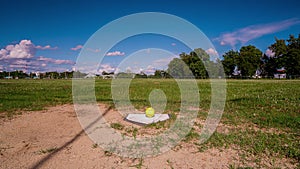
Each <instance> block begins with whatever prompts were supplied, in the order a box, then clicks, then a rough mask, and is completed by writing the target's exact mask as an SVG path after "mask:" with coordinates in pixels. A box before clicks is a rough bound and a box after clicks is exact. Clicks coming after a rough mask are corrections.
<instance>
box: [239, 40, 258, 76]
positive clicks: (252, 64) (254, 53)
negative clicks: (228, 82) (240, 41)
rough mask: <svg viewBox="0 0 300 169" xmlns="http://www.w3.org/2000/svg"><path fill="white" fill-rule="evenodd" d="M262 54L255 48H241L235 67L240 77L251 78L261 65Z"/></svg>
mask: <svg viewBox="0 0 300 169" xmlns="http://www.w3.org/2000/svg"><path fill="white" fill-rule="evenodd" d="M261 57H262V52H261V51H260V50H259V49H257V48H256V47H255V46H252V45H249V46H243V47H242V48H241V49H240V54H239V57H238V58H237V66H238V68H239V70H241V74H242V76H250V77H251V76H253V75H254V74H255V72H256V70H257V69H259V67H260V65H261Z"/></svg>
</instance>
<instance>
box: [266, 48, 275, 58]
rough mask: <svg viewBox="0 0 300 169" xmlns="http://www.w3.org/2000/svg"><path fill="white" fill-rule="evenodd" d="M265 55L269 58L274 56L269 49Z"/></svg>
mask: <svg viewBox="0 0 300 169" xmlns="http://www.w3.org/2000/svg"><path fill="white" fill-rule="evenodd" d="M265 54H266V55H267V56H269V57H274V56H275V53H274V52H273V51H272V50H270V49H267V50H266V52H265Z"/></svg>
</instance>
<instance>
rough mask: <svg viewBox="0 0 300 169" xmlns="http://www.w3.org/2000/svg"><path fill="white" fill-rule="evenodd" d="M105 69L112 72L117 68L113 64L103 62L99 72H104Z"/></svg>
mask: <svg viewBox="0 0 300 169" xmlns="http://www.w3.org/2000/svg"><path fill="white" fill-rule="evenodd" d="M104 71H105V72H108V73H110V72H114V71H116V68H115V67H113V66H111V65H110V64H101V65H100V69H99V70H98V72H99V73H102V72H104Z"/></svg>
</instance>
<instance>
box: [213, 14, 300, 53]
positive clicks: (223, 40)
mask: <svg viewBox="0 0 300 169" xmlns="http://www.w3.org/2000/svg"><path fill="white" fill-rule="evenodd" d="M299 23H300V20H299V19H297V18H292V19H287V20H283V21H280V22H273V23H268V24H259V25H251V26H247V27H245V28H241V29H238V30H236V31H233V32H229V33H224V34H221V35H220V36H219V37H218V38H216V39H215V40H217V41H219V42H220V45H230V46H231V47H233V48H234V47H235V46H236V45H237V44H242V45H243V44H245V43H247V42H248V41H250V40H252V39H256V38H259V37H261V36H264V35H267V34H272V33H275V32H279V31H282V30H285V29H287V28H289V27H291V26H293V25H297V24H299Z"/></svg>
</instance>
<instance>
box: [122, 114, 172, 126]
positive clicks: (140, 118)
mask: <svg viewBox="0 0 300 169" xmlns="http://www.w3.org/2000/svg"><path fill="white" fill-rule="evenodd" d="M169 118H170V116H169V115H168V114H155V115H154V116H153V117H146V115H145V114H128V115H127V116H126V117H125V120H127V121H130V122H133V123H138V124H151V123H157V122H159V121H165V120H168V119H169Z"/></svg>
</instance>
